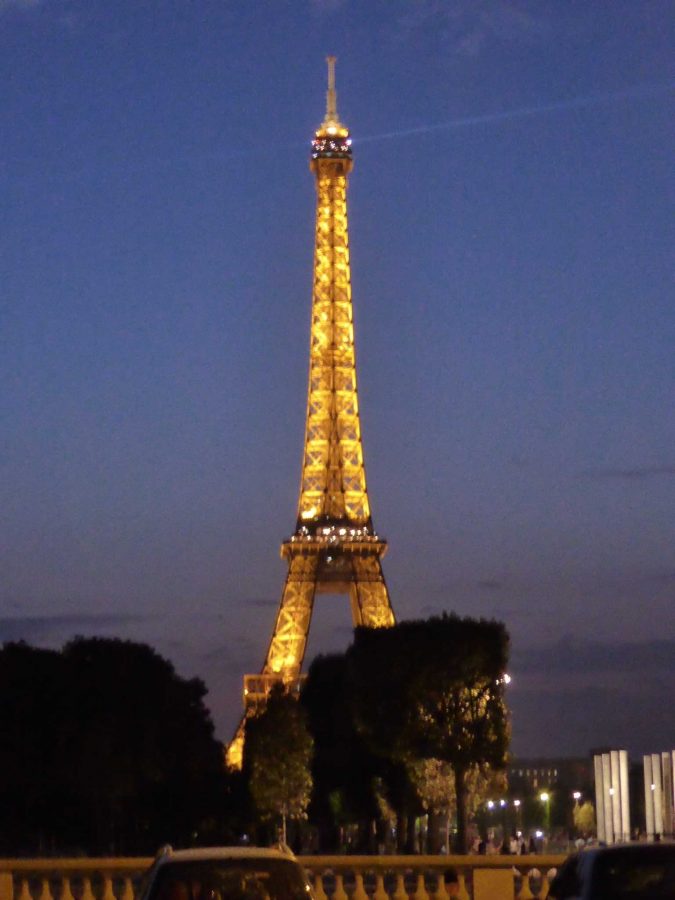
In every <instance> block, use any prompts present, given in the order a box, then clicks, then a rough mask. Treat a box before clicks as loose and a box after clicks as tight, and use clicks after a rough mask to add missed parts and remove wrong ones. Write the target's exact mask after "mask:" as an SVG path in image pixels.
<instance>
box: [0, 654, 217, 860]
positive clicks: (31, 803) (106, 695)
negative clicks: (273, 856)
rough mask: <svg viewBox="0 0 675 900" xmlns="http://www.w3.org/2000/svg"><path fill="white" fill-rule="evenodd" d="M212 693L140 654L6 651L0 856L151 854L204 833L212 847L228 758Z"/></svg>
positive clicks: (0, 681) (0, 699) (0, 709)
mask: <svg viewBox="0 0 675 900" xmlns="http://www.w3.org/2000/svg"><path fill="white" fill-rule="evenodd" d="M205 694H206V688H205V686H204V684H203V683H202V682H201V681H200V680H199V679H183V678H181V677H180V676H178V675H177V674H176V672H175V670H174V668H173V666H172V665H171V663H170V662H168V661H167V660H165V659H163V658H162V657H161V656H159V655H158V654H157V653H155V651H154V650H152V648H150V647H148V646H146V645H144V644H137V643H132V642H130V641H121V640H112V639H104V638H88V639H84V638H78V639H76V640H74V641H71V642H70V643H69V644H67V645H66V646H65V647H64V648H63V650H62V651H61V652H58V651H53V650H41V649H37V648H34V647H29V646H27V645H22V644H8V645H5V646H4V647H3V648H2V649H0V721H2V723H3V727H2V729H0V763H1V765H0V800H2V801H4V802H0V847H2V849H3V850H4V851H5V852H21V853H26V852H33V853H35V852H44V851H45V850H49V851H50V852H59V851H60V852H87V853H111V852H126V853H147V852H153V851H154V850H156V848H157V847H158V846H159V845H160V844H162V843H167V842H172V843H179V844H189V843H192V842H194V840H195V833H197V835H198V839H204V838H205V837H206V835H205V834H204V829H205V828H207V829H209V830H210V834H209V837H210V839H211V840H213V839H217V838H218V817H219V815H220V807H221V805H222V802H223V796H224V773H223V765H222V748H221V745H220V743H219V742H218V741H217V740H216V739H215V738H214V736H213V725H212V723H211V719H210V717H209V714H208V712H207V710H206V707H205V706H204V703H203V698H204V696H205ZM31 785H32V787H31ZM6 809H8V810H11V813H10V814H9V815H8V816H3V813H2V811H3V810H6Z"/></svg>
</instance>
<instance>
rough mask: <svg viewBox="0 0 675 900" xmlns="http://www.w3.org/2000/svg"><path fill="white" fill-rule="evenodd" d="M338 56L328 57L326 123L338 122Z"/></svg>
mask: <svg viewBox="0 0 675 900" xmlns="http://www.w3.org/2000/svg"><path fill="white" fill-rule="evenodd" d="M336 60H337V57H336V56H327V57H326V62H327V63H328V90H327V91H326V121H327V122H328V121H333V122H337V121H338V114H337V91H336V90H335V61H336Z"/></svg>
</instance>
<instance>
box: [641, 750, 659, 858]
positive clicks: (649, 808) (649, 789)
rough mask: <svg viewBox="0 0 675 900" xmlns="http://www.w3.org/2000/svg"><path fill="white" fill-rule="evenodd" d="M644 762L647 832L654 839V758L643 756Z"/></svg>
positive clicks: (648, 838)
mask: <svg viewBox="0 0 675 900" xmlns="http://www.w3.org/2000/svg"><path fill="white" fill-rule="evenodd" d="M642 763H643V766H644V773H645V831H646V832H647V840H648V841H653V840H654V790H655V788H656V785H655V784H654V776H653V774H652V758H651V756H643V757H642Z"/></svg>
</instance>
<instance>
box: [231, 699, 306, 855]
mask: <svg viewBox="0 0 675 900" xmlns="http://www.w3.org/2000/svg"><path fill="white" fill-rule="evenodd" d="M313 746H314V741H313V739H312V736H311V734H310V732H309V729H308V727H307V717H306V713H305V711H304V709H303V708H302V706H301V705H300V703H299V702H298V701H297V700H296V699H295V698H294V697H292V696H290V695H289V694H287V693H285V692H284V690H283V688H282V687H281V686H280V685H278V686H275V687H274V688H273V690H272V692H271V694H270V696H269V698H268V700H267V704H266V705H265V708H264V710H263V711H262V712H261V713H260V714H259V715H257V716H255V717H253V718H250V719H247V721H246V735H245V740H244V770H245V771H246V772H248V775H249V788H250V791H251V796H252V797H253V802H254V803H255V806H256V808H257V809H258V812H259V813H260V815H261V817H262V818H263V819H269V818H273V817H279V818H280V819H281V834H282V840H283V842H284V843H286V823H287V820H288V819H302V818H305V817H306V814H307V807H308V806H309V801H310V796H311V791H312V774H311V762H312V750H313Z"/></svg>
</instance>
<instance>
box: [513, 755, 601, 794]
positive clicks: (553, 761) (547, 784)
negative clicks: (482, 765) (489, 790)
mask: <svg viewBox="0 0 675 900" xmlns="http://www.w3.org/2000/svg"><path fill="white" fill-rule="evenodd" d="M508 778H509V794H510V795H511V796H516V795H517V794H522V796H523V797H525V796H528V795H531V794H536V793H537V792H538V791H543V790H546V789H548V790H555V791H556V792H560V793H561V794H564V793H565V792H569V795H570V797H571V796H572V795H573V794H574V793H575V792H579V793H581V795H582V796H583V797H584V798H585V799H586V800H590V799H591V798H592V796H593V794H592V791H593V758H592V757H591V756H588V757H535V758H531V759H524V758H523V759H513V760H511V763H510V764H509V767H508Z"/></svg>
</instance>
